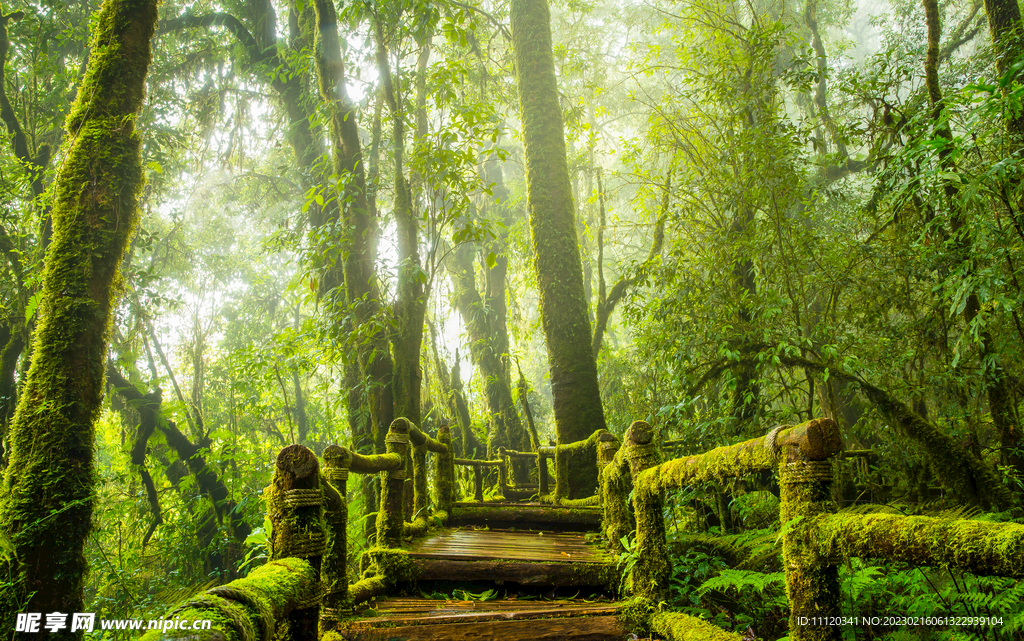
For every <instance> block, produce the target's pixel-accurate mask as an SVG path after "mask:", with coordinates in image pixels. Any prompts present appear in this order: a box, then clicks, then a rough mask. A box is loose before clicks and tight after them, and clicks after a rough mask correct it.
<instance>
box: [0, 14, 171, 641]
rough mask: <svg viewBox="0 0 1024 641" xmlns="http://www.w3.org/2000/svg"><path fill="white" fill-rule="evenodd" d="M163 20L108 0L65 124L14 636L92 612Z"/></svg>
mask: <svg viewBox="0 0 1024 641" xmlns="http://www.w3.org/2000/svg"><path fill="white" fill-rule="evenodd" d="M156 19H157V2H156V0H107V1H106V2H104V4H103V6H102V7H101V9H100V11H99V14H98V16H97V20H96V22H95V24H94V27H93V29H94V31H93V35H92V41H91V49H92V50H91V53H90V57H89V64H88V67H87V70H86V75H85V79H84V81H83V86H82V89H81V91H79V92H78V98H77V99H76V100H75V103H74V104H73V105H72V107H71V112H70V114H69V115H68V119H67V123H66V127H67V140H68V141H69V145H70V147H69V149H68V151H67V155H66V158H65V160H64V162H63V164H62V165H61V168H60V173H59V174H58V176H57V178H56V182H55V186H54V205H53V226H54V233H53V239H52V241H51V244H50V247H49V250H48V251H47V255H46V266H45V269H44V272H43V296H42V302H41V311H42V313H41V320H40V323H39V326H38V328H37V330H36V335H35V349H34V357H33V359H32V366H31V368H30V369H29V372H28V377H27V380H26V383H25V388H24V391H23V393H22V394H21V396H20V398H19V401H18V408H17V411H16V412H15V416H14V421H13V424H12V428H11V437H12V438H11V445H12V451H11V459H10V466H9V467H8V469H7V472H6V474H5V477H4V490H3V495H4V498H3V500H2V503H0V531H2V533H3V535H4V536H6V537H8V538H9V539H10V542H11V543H12V544H13V546H14V549H15V552H16V555H17V556H16V558H17V561H16V565H15V567H14V568H13V569H14V571H15V574H14V576H15V577H16V581H17V584H16V585H15V586H14V589H11V590H7V591H5V592H4V593H3V596H0V613H3V617H2V618H0V625H2V626H5V627H4V629H6V630H13V629H14V627H13V617H14V614H15V613H16V612H25V611H32V612H56V611H59V612H82V611H83V609H84V604H83V596H82V582H83V579H84V575H85V569H86V563H85V556H84V554H83V549H84V545H85V538H86V536H87V535H88V533H89V530H90V527H91V525H92V506H93V504H92V500H93V499H92V496H93V482H94V476H93V440H94V427H93V421H94V419H95V418H96V416H97V412H98V410H99V408H100V402H101V399H102V396H103V370H104V363H105V361H106V349H107V330H108V325H109V322H110V313H111V308H112V305H113V300H114V297H115V293H116V281H117V278H118V269H119V267H120V264H121V260H122V259H123V257H124V253H125V249H126V247H127V245H128V239H129V236H130V235H131V234H132V233H133V232H134V229H135V225H136V223H137V221H138V211H139V195H140V192H141V187H142V180H143V178H142V168H141V164H140V161H139V139H138V136H137V135H136V133H135V118H136V116H137V114H138V112H139V109H140V108H141V106H142V99H143V95H144V88H145V79H146V72H147V70H148V69H149V61H150V40H151V39H152V37H153V32H154V30H155V28H156ZM51 636H58V637H64V638H74V637H77V636H79V634H78V633H74V634H72V633H71V632H69V631H68V630H63V631H61V632H58V633H56V635H51Z"/></svg>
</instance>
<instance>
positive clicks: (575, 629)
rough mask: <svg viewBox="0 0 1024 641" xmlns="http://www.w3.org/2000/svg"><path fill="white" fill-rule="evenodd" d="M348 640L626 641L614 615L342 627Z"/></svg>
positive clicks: (344, 637) (343, 635)
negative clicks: (344, 628) (386, 626)
mask: <svg viewBox="0 0 1024 641" xmlns="http://www.w3.org/2000/svg"><path fill="white" fill-rule="evenodd" d="M339 634H340V635H341V637H342V638H343V639H346V640H347V641H495V640H496V639H500V640H501V641H622V640H623V639H625V638H626V632H625V631H624V630H623V629H622V627H621V626H620V625H619V622H618V620H617V619H616V618H615V617H614V616H595V617H585V618H578V619H537V620H528V621H485V622H480V623H442V624H438V625H411V626H403V627H397V628H374V629H369V630H340V631H339Z"/></svg>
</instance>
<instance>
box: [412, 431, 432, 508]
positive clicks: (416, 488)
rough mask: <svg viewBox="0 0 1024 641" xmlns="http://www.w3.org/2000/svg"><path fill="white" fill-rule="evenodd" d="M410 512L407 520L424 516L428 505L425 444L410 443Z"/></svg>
mask: <svg viewBox="0 0 1024 641" xmlns="http://www.w3.org/2000/svg"><path fill="white" fill-rule="evenodd" d="M412 479H413V481H412V495H413V502H412V509H413V511H412V514H410V515H409V520H410V521H412V520H414V519H415V518H416V517H418V516H426V514H425V513H426V511H427V506H428V505H430V493H429V491H428V489H427V446H426V444H421V445H416V444H415V443H414V444H413V445H412Z"/></svg>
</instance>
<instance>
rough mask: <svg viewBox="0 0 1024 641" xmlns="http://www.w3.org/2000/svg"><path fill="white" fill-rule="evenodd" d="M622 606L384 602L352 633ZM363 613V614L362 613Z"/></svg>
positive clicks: (608, 611) (590, 612) (592, 612)
mask: <svg viewBox="0 0 1024 641" xmlns="http://www.w3.org/2000/svg"><path fill="white" fill-rule="evenodd" d="M622 604H623V602H612V601H597V602H590V603H588V602H586V601H583V600H581V599H561V600H556V601H533V600H528V601H520V600H517V599H495V600H492V601H451V600H448V601H442V600H440V599H420V598H408V597H392V598H383V599H378V600H376V601H374V602H373V603H372V604H371V608H372V610H373V611H375V612H376V613H377V615H376V616H373V617H368V618H363V619H357V620H356V621H353V622H352V623H351V624H350V627H352V628H353V629H356V628H368V627H377V626H379V625H380V624H382V623H387V624H389V625H401V624H405V625H417V624H427V623H465V622H469V621H510V620H519V619H546V618H555V617H580V616H607V615H612V614H615V612H616V611H617V610H618V608H619V607H620V606H621V605H622ZM364 612H365V611H364Z"/></svg>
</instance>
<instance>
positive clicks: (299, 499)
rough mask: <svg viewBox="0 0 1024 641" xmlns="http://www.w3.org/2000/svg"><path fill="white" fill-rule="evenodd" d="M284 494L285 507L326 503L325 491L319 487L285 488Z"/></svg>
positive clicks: (314, 505) (312, 505)
mask: <svg viewBox="0 0 1024 641" xmlns="http://www.w3.org/2000/svg"><path fill="white" fill-rule="evenodd" d="M283 494H284V497H283V502H284V506H285V507H290V508H297V507H319V506H321V505H323V504H324V493H323V491H322V490H320V489H319V488H317V489H315V490H311V489H295V490H285V491H284V492H283Z"/></svg>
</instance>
